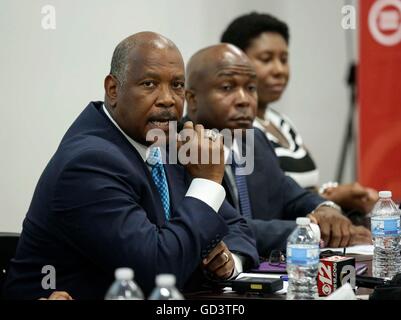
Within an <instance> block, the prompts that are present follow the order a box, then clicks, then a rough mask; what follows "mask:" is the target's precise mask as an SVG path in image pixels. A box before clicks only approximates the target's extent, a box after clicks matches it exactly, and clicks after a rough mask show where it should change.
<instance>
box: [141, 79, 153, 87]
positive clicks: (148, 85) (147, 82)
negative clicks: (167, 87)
mask: <svg viewBox="0 0 401 320" xmlns="http://www.w3.org/2000/svg"><path fill="white" fill-rule="evenodd" d="M142 85H143V86H144V87H145V88H153V87H154V86H155V83H154V81H150V80H149V81H144V82H142Z"/></svg>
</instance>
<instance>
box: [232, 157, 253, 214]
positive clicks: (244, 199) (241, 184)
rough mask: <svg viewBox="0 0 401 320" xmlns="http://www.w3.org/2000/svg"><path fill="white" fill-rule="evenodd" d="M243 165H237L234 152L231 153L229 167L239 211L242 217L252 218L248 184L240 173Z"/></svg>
mask: <svg viewBox="0 0 401 320" xmlns="http://www.w3.org/2000/svg"><path fill="white" fill-rule="evenodd" d="M244 166H245V164H243V165H239V164H238V163H237V162H236V161H235V156H234V153H232V163H231V168H232V171H233V174H234V177H235V184H236V185H237V191H238V200H239V205H240V211H241V214H242V216H243V217H244V218H248V219H252V209H251V201H250V199H249V193H248V186H247V184H246V176H245V175H243V174H241V171H242V170H243V167H244Z"/></svg>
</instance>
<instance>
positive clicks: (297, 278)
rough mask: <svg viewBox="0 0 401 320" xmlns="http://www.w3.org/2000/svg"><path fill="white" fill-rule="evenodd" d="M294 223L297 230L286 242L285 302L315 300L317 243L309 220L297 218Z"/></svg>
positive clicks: (317, 262)
mask: <svg viewBox="0 0 401 320" xmlns="http://www.w3.org/2000/svg"><path fill="white" fill-rule="evenodd" d="M296 222H297V228H296V229H295V230H294V231H293V232H292V233H291V234H290V236H289V237H288V240H287V273H288V291H287V300H312V299H317V298H318V292H317V281H316V278H317V273H318V267H319V241H318V239H317V237H316V235H315V234H314V233H313V231H312V229H311V227H310V219H309V218H297V220H296Z"/></svg>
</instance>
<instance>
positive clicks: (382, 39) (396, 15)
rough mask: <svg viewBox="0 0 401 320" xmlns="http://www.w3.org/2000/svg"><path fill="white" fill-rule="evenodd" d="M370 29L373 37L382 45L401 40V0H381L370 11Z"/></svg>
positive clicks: (389, 44) (392, 43) (396, 42)
mask: <svg viewBox="0 0 401 320" xmlns="http://www.w3.org/2000/svg"><path fill="white" fill-rule="evenodd" d="M369 29H370V32H371V34H372V36H373V38H374V39H375V40H376V41H377V42H379V43H380V44H382V45H385V46H393V45H396V44H398V43H400V42H401V2H400V1H399V0H379V1H377V2H375V3H374V4H373V6H372V8H371V9H370V12H369Z"/></svg>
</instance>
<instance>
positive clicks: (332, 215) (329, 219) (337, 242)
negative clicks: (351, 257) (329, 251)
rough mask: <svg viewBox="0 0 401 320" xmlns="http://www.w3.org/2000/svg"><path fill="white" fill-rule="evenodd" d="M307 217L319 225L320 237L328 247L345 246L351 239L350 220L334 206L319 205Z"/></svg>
mask: <svg viewBox="0 0 401 320" xmlns="http://www.w3.org/2000/svg"><path fill="white" fill-rule="evenodd" d="M308 217H309V218H310V219H311V222H313V223H316V224H318V225H319V227H320V233H321V238H322V240H323V241H324V243H325V245H326V246H328V247H334V248H337V247H346V246H348V245H349V242H350V239H351V231H350V228H351V226H352V222H351V220H350V219H348V218H347V217H345V216H344V215H343V214H342V213H341V212H339V211H338V210H336V209H334V208H330V207H326V206H321V207H319V208H318V209H316V210H315V211H314V212H313V213H311V214H309V215H308Z"/></svg>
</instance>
